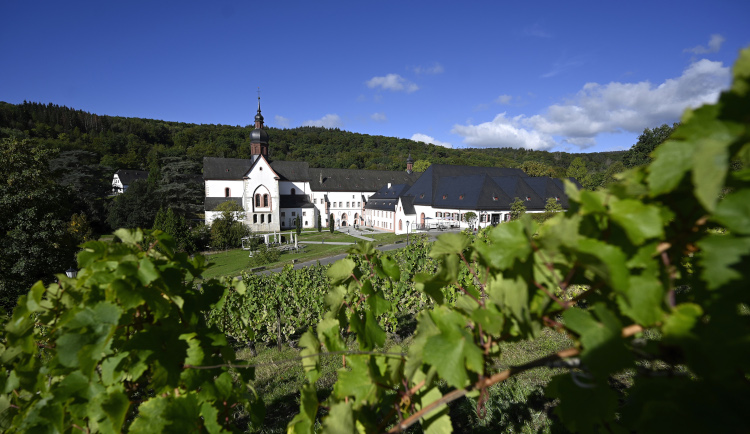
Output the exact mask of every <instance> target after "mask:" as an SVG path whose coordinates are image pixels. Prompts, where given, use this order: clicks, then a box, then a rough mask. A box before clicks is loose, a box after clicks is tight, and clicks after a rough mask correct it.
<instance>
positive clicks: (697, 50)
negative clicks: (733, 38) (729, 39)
mask: <svg viewBox="0 0 750 434" xmlns="http://www.w3.org/2000/svg"><path fill="white" fill-rule="evenodd" d="M724 41H725V39H724V37H723V36H721V35H719V34H714V35H711V39H709V40H708V47H704V46H702V45H698V46H696V47H693V48H685V50H684V51H685V52H686V53H694V54H708V53H716V52H717V51H719V50H720V49H721V44H723V43H724Z"/></svg>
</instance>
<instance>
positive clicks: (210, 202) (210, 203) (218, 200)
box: [203, 197, 242, 211]
mask: <svg viewBox="0 0 750 434" xmlns="http://www.w3.org/2000/svg"><path fill="white" fill-rule="evenodd" d="M227 201H230V202H234V203H236V204H237V205H239V206H242V198H241V197H207V198H206V200H205V202H204V204H203V207H204V208H205V210H206V211H216V207H217V206H219V205H220V204H222V203H224V202H227Z"/></svg>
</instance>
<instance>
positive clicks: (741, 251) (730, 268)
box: [697, 235, 750, 289]
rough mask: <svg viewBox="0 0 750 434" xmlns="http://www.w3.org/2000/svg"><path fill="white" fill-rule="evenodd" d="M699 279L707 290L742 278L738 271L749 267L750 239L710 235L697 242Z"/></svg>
mask: <svg viewBox="0 0 750 434" xmlns="http://www.w3.org/2000/svg"><path fill="white" fill-rule="evenodd" d="M697 244H698V247H700V248H701V252H700V254H699V255H700V256H699V263H700V265H701V267H702V270H701V277H702V278H703V280H705V281H706V283H707V284H708V288H709V289H718V288H720V287H721V286H723V285H725V284H727V283H729V282H732V281H736V280H740V279H742V278H743V273H742V272H741V271H740V270H747V269H748V268H749V267H750V264H748V260H749V259H750V258H749V257H748V256H750V237H735V236H732V235H711V236H708V237H706V238H704V239H703V240H701V241H699V242H698V243H697ZM745 276H746V275H745Z"/></svg>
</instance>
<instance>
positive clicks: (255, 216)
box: [253, 214, 258, 223]
mask: <svg viewBox="0 0 750 434" xmlns="http://www.w3.org/2000/svg"><path fill="white" fill-rule="evenodd" d="M253 223H258V214H253Z"/></svg>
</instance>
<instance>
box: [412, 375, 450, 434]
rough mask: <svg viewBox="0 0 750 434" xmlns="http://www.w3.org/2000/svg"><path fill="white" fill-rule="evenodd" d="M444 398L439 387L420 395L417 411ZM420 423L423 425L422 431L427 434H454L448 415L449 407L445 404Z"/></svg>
mask: <svg viewBox="0 0 750 434" xmlns="http://www.w3.org/2000/svg"><path fill="white" fill-rule="evenodd" d="M442 397H443V395H442V394H441V393H440V390H439V389H438V387H437V386H434V387H431V388H429V389H427V390H426V391H425V392H423V393H421V394H420V395H419V399H418V405H417V409H419V410H421V409H422V408H424V407H426V406H428V405H430V404H432V403H433V402H435V401H437V400H439V399H440V398H442ZM419 422H420V423H421V424H422V430H423V431H424V433H425V434H450V433H452V432H453V425H452V424H451V418H450V416H449V415H448V406H447V405H445V404H443V405H441V406H439V407H437V408H436V409H434V410H433V411H431V412H430V413H428V414H427V415H426V416H425V417H424V418H422V419H420V420H419Z"/></svg>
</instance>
